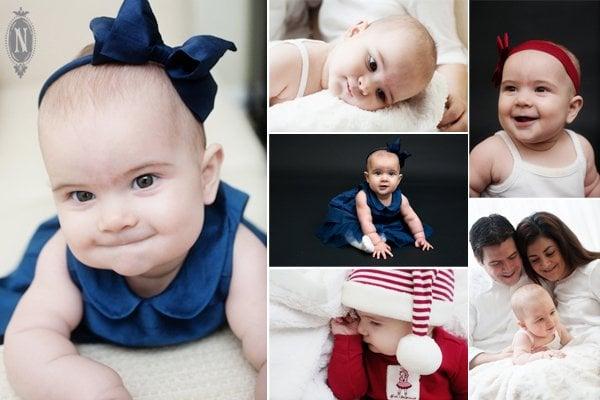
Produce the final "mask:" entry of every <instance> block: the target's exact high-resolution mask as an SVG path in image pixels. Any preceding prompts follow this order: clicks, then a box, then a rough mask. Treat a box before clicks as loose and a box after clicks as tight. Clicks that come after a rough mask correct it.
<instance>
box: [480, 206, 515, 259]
mask: <svg viewBox="0 0 600 400" xmlns="http://www.w3.org/2000/svg"><path fill="white" fill-rule="evenodd" d="M514 236H515V228H514V227H513V226H512V224H511V223H510V221H509V220H507V219H506V218H505V217H503V216H502V215H499V214H491V215H490V216H489V217H481V218H479V219H478V220H477V221H476V222H475V223H474V224H473V226H472V227H471V230H470V231H469V242H471V248H472V249H473V254H475V258H477V261H479V262H480V263H481V264H483V248H484V247H485V246H494V245H498V244H500V243H502V242H504V241H505V240H506V239H508V238H511V237H512V238H513V239H514Z"/></svg>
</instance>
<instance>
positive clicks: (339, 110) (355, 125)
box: [269, 72, 448, 132]
mask: <svg viewBox="0 0 600 400" xmlns="http://www.w3.org/2000/svg"><path fill="white" fill-rule="evenodd" d="M447 97H448V87H447V85H446V80H445V78H444V77H443V76H442V75H441V74H440V73H438V72H436V73H435V74H434V75H433V79H432V80H431V82H430V84H429V86H428V87H427V89H425V91H424V92H423V93H422V94H421V95H418V96H416V97H414V98H412V99H410V100H407V101H404V102H401V103H399V104H396V105H394V106H393V107H388V108H384V109H381V110H377V111H365V110H361V109H360V108H358V107H355V106H351V105H349V104H347V103H345V102H343V101H342V100H340V99H338V98H337V97H335V96H334V95H332V94H331V93H330V92H329V91H328V90H322V91H320V92H317V93H314V94H311V95H308V96H304V97H300V98H298V99H295V100H292V101H286V102H284V103H279V104H276V105H274V106H272V107H270V108H269V131H271V132H286V131H299V132H300V131H301V132H318V131H325V132H336V131H337V132H345V131H394V132H434V131H437V130H438V129H437V128H436V127H437V124H438V123H439V122H440V121H441V119H442V115H443V114H444V106H445V104H446V98H447Z"/></svg>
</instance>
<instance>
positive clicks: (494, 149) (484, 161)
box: [470, 135, 513, 184]
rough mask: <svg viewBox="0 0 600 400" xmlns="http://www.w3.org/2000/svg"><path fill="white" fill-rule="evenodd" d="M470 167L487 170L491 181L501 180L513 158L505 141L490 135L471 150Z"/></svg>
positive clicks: (506, 175) (499, 181)
mask: <svg viewBox="0 0 600 400" xmlns="http://www.w3.org/2000/svg"><path fill="white" fill-rule="evenodd" d="M470 162H471V166H472V169H481V170H483V171H486V173H487V172H489V174H490V176H491V183H492V184H498V183H501V182H503V181H504V180H505V179H506V178H508V176H509V175H510V173H511V172H512V168H513V159H512V155H511V154H510V150H509V149H508V147H507V146H506V143H504V141H503V140H502V139H501V138H500V137H499V136H497V135H492V136H490V137H488V138H486V139H485V140H484V141H482V142H481V143H479V144H478V145H477V146H475V147H474V148H473V150H471V155H470Z"/></svg>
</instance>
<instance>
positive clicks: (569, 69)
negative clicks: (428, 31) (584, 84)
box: [469, 34, 600, 197]
mask: <svg viewBox="0 0 600 400" xmlns="http://www.w3.org/2000/svg"><path fill="white" fill-rule="evenodd" d="M498 49H499V53H500V60H499V61H498V64H497V66H496V71H495V73H494V82H495V84H496V86H500V95H499V99H498V118H499V120H500V125H501V126H502V128H503V129H504V130H502V131H499V132H497V133H496V134H495V135H494V136H491V137H489V138H487V139H486V140H484V141H483V142H481V143H479V144H478V145H477V146H475V148H474V149H473V151H472V152H471V156H470V157H469V159H470V182H469V186H470V193H471V196H474V197H479V196H486V197H584V196H585V197H598V196H600V175H598V171H597V169H596V164H595V160H594V150H593V149H592V146H591V145H590V143H589V142H588V141H587V139H585V138H584V137H583V136H581V135H578V134H576V133H574V132H572V131H570V130H568V129H565V125H567V124H569V123H571V122H573V121H574V120H575V118H576V117H577V114H578V113H579V111H580V110H581V107H582V106H583V98H582V97H581V95H580V82H581V71H580V68H579V62H578V60H577V58H576V57H575V56H574V55H573V53H571V52H570V51H569V50H567V49H566V48H564V47H563V46H560V45H557V44H555V43H552V42H549V41H545V40H529V41H527V42H524V43H521V44H520V45H518V46H516V47H513V48H510V47H509V45H508V35H507V34H505V36H504V38H500V37H498Z"/></svg>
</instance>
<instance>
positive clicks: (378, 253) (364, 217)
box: [355, 190, 394, 260]
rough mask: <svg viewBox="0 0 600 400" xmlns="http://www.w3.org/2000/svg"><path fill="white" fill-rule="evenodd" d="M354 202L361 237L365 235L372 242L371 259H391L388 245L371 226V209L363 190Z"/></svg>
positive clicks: (390, 250)
mask: <svg viewBox="0 0 600 400" xmlns="http://www.w3.org/2000/svg"><path fill="white" fill-rule="evenodd" d="M355 200H356V216H357V217H358V222H359V223H360V229H361V230H362V232H363V235H366V236H368V237H369V239H371V242H373V247H374V248H375V250H374V251H373V257H377V258H378V259H379V257H383V259H384V260H385V259H386V258H387V256H388V255H389V256H390V257H393V256H394V255H393V254H392V249H391V247H390V246H389V245H387V244H386V243H385V242H384V241H383V240H382V239H381V237H380V236H379V235H378V234H377V230H376V229H375V225H373V216H372V215H371V209H370V208H369V205H368V204H367V195H366V194H365V192H364V191H363V190H360V191H359V192H358V193H357V194H356V197H355Z"/></svg>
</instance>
